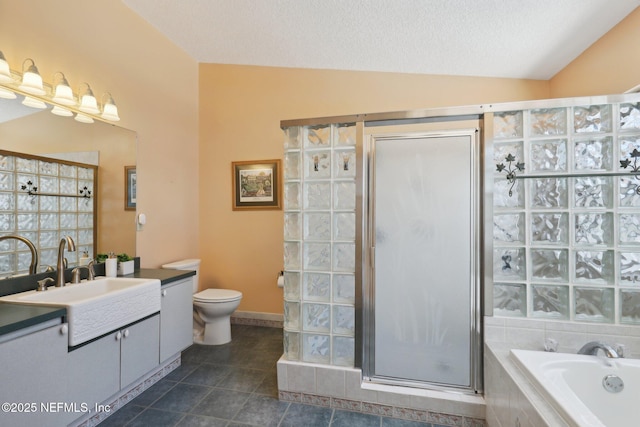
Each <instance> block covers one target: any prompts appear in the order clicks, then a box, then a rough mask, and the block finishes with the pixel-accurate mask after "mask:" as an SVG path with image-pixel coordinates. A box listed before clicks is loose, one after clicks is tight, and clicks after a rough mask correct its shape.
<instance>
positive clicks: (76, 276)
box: [71, 260, 96, 283]
mask: <svg viewBox="0 0 640 427" xmlns="http://www.w3.org/2000/svg"><path fill="white" fill-rule="evenodd" d="M83 268H86V269H87V271H88V276H87V280H93V279H95V277H96V273H95V271H94V269H93V260H91V261H89V264H87V265H80V266H78V267H76V268H74V269H73V270H71V283H80V282H81V281H82V280H81V277H80V270H81V269H83Z"/></svg>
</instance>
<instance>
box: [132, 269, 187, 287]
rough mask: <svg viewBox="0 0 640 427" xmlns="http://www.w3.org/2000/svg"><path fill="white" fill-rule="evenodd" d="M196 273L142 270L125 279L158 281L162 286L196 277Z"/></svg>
mask: <svg viewBox="0 0 640 427" xmlns="http://www.w3.org/2000/svg"><path fill="white" fill-rule="evenodd" d="M195 274H196V272H195V271H192V270H169V269H164V268H141V269H139V270H136V271H134V272H133V273H132V274H129V275H127V276H123V277H134V278H140V279H158V280H160V284H161V285H162V286H164V285H166V284H168V283H171V282H175V281H176V280H181V279H187V278H189V277H191V276H195Z"/></svg>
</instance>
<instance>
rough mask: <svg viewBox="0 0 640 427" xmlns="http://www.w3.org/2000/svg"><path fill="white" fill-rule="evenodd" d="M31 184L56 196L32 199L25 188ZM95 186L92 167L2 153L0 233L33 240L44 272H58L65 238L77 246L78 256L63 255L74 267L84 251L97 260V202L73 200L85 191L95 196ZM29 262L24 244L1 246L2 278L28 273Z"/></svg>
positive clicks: (80, 199)
mask: <svg viewBox="0 0 640 427" xmlns="http://www.w3.org/2000/svg"><path fill="white" fill-rule="evenodd" d="M29 182H31V183H32V186H33V187H36V188H37V191H38V192H39V193H49V194H57V195H56V196H44V195H38V196H36V195H29V194H28V193H27V192H26V191H25V190H23V189H22V188H21V187H22V186H23V185H27V184H28V183H29ZM93 183H94V169H93V168H85V167H81V166H75V165H70V164H66V163H58V162H56V161H45V160H40V159H35V158H31V157H29V158H27V157H24V158H23V157H19V156H14V155H2V154H0V224H1V226H2V229H1V230H0V233H1V234H2V235H9V234H13V235H19V236H22V237H26V238H27V239H29V240H31V241H32V242H33V244H34V245H35V246H36V248H38V255H39V257H40V260H39V265H40V266H41V267H44V266H47V265H51V266H53V267H54V268H55V265H56V260H57V257H58V245H59V243H60V239H62V238H63V237H64V236H67V235H68V236H71V237H72V238H73V240H74V241H75V243H76V252H66V253H65V256H66V257H67V260H68V262H69V265H70V266H72V265H75V264H77V261H78V258H79V257H80V256H81V255H82V253H83V252H84V251H87V252H88V253H89V256H90V257H93V256H94V255H95V254H93V217H94V215H93V203H94V201H93V198H91V199H87V198H78V197H69V196H71V195H78V192H79V189H83V190H84V187H87V190H89V191H91V194H94V188H93V187H94V184H93ZM65 195H69V196H65ZM30 261H31V253H30V252H29V249H28V248H27V246H26V245H24V244H23V243H21V242H18V241H16V240H13V239H12V240H4V241H2V242H0V277H7V276H9V275H15V274H25V273H28V272H29V263H30ZM39 271H43V268H40V269H39Z"/></svg>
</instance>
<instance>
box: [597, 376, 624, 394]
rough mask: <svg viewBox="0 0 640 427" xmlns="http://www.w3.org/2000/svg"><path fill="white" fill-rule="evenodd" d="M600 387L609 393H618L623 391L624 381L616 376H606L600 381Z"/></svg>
mask: <svg viewBox="0 0 640 427" xmlns="http://www.w3.org/2000/svg"><path fill="white" fill-rule="evenodd" d="M602 386H603V387H604V389H605V390H607V391H608V392H609V393H620V392H621V391H622V390H624V381H622V378H620V377H619V376H617V375H607V376H605V377H604V378H603V379H602Z"/></svg>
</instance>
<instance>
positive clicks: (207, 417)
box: [100, 325, 439, 427]
mask: <svg viewBox="0 0 640 427" xmlns="http://www.w3.org/2000/svg"><path fill="white" fill-rule="evenodd" d="M232 337H233V340H232V341H231V343H229V344H225V345H221V346H201V345H193V346H191V347H189V348H188V349H187V350H185V351H184V352H183V353H182V365H181V366H180V367H179V368H178V369H176V370H175V371H173V372H171V373H170V374H169V375H167V376H166V377H165V378H163V379H162V380H160V381H159V382H158V383H156V384H155V385H153V386H152V387H151V388H149V389H148V390H146V391H145V392H144V393H142V394H141V395H140V396H138V397H137V398H135V399H134V400H132V401H131V402H130V403H128V404H127V405H125V406H124V407H122V408H121V409H120V410H119V411H117V412H116V413H114V414H113V415H111V416H110V417H109V418H107V419H106V420H105V421H104V422H102V423H101V424H100V427H112V426H127V427H136V426H139V427H151V426H152V427H164V426H179V427H186V426H199V427H240V426H265V427H269V426H274V427H275V426H283V427H284V426H287V427H315V426H332V427H360V426H363V427H374V426H375V427H439V426H437V425H432V424H429V423H419V422H413V421H405V420H399V419H395V418H387V417H380V416H375V415H370V414H362V413H359V412H349V411H343V410H338V409H331V408H324V407H318V406H312V405H304V404H300V403H290V402H281V401H279V400H278V384H277V377H276V362H277V361H278V359H279V358H280V356H281V355H282V329H277V328H266V327H259V326H245V325H232Z"/></svg>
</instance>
